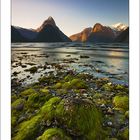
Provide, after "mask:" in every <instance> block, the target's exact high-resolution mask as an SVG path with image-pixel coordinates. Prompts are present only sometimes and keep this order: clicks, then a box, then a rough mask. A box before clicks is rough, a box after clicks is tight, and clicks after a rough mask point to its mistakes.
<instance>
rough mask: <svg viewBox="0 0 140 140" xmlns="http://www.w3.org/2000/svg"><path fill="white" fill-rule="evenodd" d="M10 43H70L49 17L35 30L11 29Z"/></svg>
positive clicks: (14, 27) (13, 27)
mask: <svg viewBox="0 0 140 140" xmlns="http://www.w3.org/2000/svg"><path fill="white" fill-rule="evenodd" d="M11 34H12V38H11V40H12V42H71V39H70V38H68V37H67V36H66V35H65V34H64V33H63V32H62V31H61V30H60V29H59V28H58V27H57V26H56V23H55V21H54V19H53V18H52V17H49V18H48V19H47V20H45V21H44V22H43V24H42V25H41V26H40V27H39V28H37V29H36V30H33V29H32V30H30V29H25V28H21V27H16V26H12V27H11Z"/></svg>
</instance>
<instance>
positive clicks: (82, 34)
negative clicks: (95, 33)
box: [69, 27, 92, 42]
mask: <svg viewBox="0 0 140 140" xmlns="http://www.w3.org/2000/svg"><path fill="white" fill-rule="evenodd" d="M91 30H92V28H91V27H89V28H86V29H84V30H83V31H82V32H80V33H77V34H74V35H72V36H70V37H69V38H70V39H71V40H72V41H76V42H85V41H86V40H87V38H88V37H89V35H90V33H91Z"/></svg>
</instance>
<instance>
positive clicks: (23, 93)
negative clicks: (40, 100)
mask: <svg viewBox="0 0 140 140" xmlns="http://www.w3.org/2000/svg"><path fill="white" fill-rule="evenodd" d="M34 93H36V91H35V90H34V89H32V88H29V89H26V90H24V91H23V92H21V93H20V95H21V96H24V97H25V96H29V95H31V94H34Z"/></svg>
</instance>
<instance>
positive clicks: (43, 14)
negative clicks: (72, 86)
mask: <svg viewBox="0 0 140 140" xmlns="http://www.w3.org/2000/svg"><path fill="white" fill-rule="evenodd" d="M128 1H129V0H12V25H15V26H20V27H24V28H33V29H36V28H38V27H39V26H40V25H41V24H42V23H43V21H44V20H46V19H47V18H48V17H49V16H52V17H53V18H54V20H55V22H56V25H57V26H58V27H59V28H60V30H61V31H63V32H64V33H65V34H66V35H67V36H70V35H72V34H75V33H78V32H81V31H82V30H83V29H84V28H87V27H93V26H94V24H95V23H101V24H102V25H107V26H109V25H113V24H116V23H119V22H121V23H124V24H126V25H128V24H129V23H128V21H129V9H128V7H129V2H128Z"/></svg>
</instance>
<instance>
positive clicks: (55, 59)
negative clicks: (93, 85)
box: [12, 42, 129, 85]
mask: <svg viewBox="0 0 140 140" xmlns="http://www.w3.org/2000/svg"><path fill="white" fill-rule="evenodd" d="M30 63H33V64H34V66H37V67H38V72H37V73H34V74H31V73H30V72H27V71H26V69H29V68H30V67H32V65H30ZM54 63H55V64H60V65H62V66H64V70H65V71H67V70H75V71H77V72H78V73H80V72H85V73H89V74H91V75H93V76H95V77H99V78H101V77H102V78H109V79H110V80H111V81H112V82H113V83H119V84H126V85H127V84H128V75H129V74H128V71H129V47H128V44H122V43H120V44H112V43H109V44H104V43H100V44H94V43H74V42H72V43H12V78H18V79H19V80H22V81H23V84H29V83H32V82H36V81H37V80H38V78H39V77H40V76H42V75H47V74H48V73H51V72H56V71H55V68H54V67H52V65H51V64H54ZM44 65H47V68H46V69H42V66H44ZM14 72H16V73H18V75H14V74H13V73H14Z"/></svg>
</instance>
